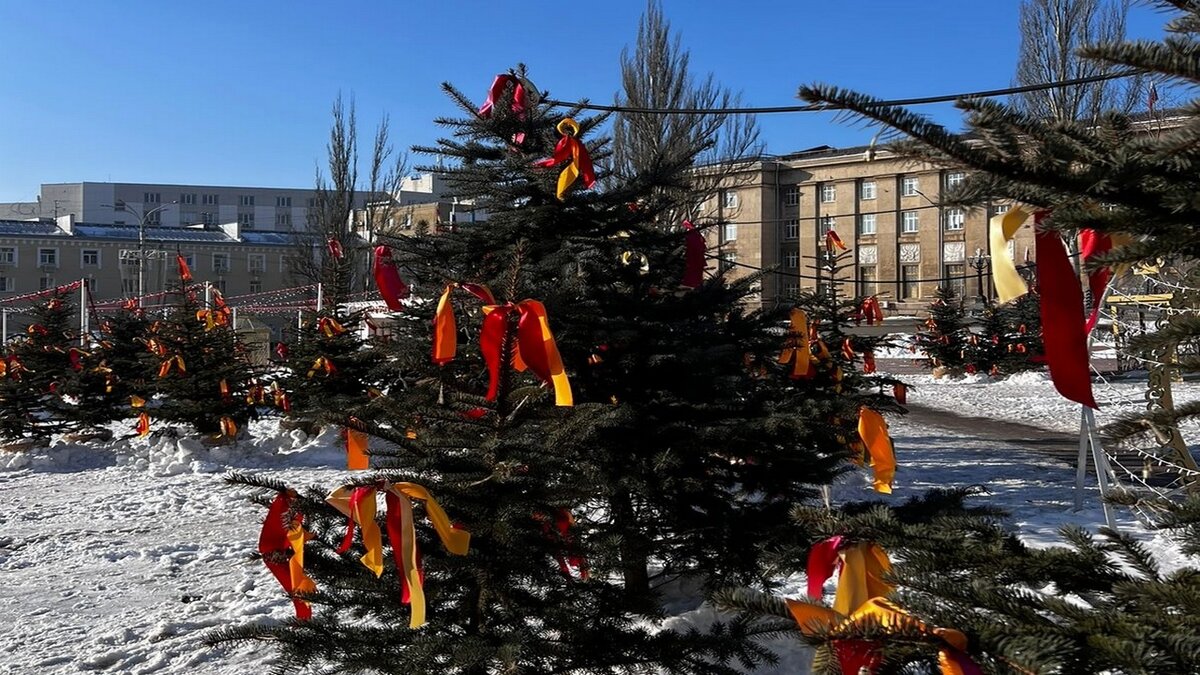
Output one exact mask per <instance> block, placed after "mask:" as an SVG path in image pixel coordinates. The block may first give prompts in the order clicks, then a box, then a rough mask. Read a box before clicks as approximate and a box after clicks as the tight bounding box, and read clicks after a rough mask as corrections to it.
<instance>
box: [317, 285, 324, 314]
mask: <svg viewBox="0 0 1200 675" xmlns="http://www.w3.org/2000/svg"><path fill="white" fill-rule="evenodd" d="M324 302H325V294H324V292H323V287H322V285H321V283H320V282H317V311H318V312H320V311H321V309H322V306H323V305H324Z"/></svg>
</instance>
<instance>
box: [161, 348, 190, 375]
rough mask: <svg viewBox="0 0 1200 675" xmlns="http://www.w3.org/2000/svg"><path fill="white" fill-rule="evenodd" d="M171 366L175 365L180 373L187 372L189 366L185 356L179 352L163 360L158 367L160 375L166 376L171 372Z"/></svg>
mask: <svg viewBox="0 0 1200 675" xmlns="http://www.w3.org/2000/svg"><path fill="white" fill-rule="evenodd" d="M171 366H175V368H176V369H177V370H178V371H179V372H180V373H186V372H187V366H186V365H184V363H183V357H182V356H179V355H178V354H177V355H175V356H172V357H171V358H169V359H167V360H166V361H163V362H162V365H160V366H159V367H158V376H159V377H166V376H167V375H169V374H171Z"/></svg>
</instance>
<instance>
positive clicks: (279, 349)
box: [275, 342, 288, 361]
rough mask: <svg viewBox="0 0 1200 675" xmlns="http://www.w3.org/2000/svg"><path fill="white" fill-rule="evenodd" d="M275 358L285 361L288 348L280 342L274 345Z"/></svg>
mask: <svg viewBox="0 0 1200 675" xmlns="http://www.w3.org/2000/svg"><path fill="white" fill-rule="evenodd" d="M275 356H278V357H279V360H280V361H287V357H288V346H287V345H286V344H284V343H282V342H279V343H277V344H276V345H275Z"/></svg>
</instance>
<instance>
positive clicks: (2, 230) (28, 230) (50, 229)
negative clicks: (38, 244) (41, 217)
mask: <svg viewBox="0 0 1200 675" xmlns="http://www.w3.org/2000/svg"><path fill="white" fill-rule="evenodd" d="M0 234H9V235H22V234H24V235H33V236H39V237H52V236H56V235H58V236H63V237H66V236H69V235H68V234H67V233H66V232H65V231H63V230H61V229H59V227H58V225H55V224H54V223H44V222H41V221H38V220H0Z"/></svg>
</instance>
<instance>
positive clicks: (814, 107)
mask: <svg viewBox="0 0 1200 675" xmlns="http://www.w3.org/2000/svg"><path fill="white" fill-rule="evenodd" d="M1140 72H1141V71H1139V70H1136V69H1132V68H1130V69H1126V70H1118V71H1116V72H1112V73H1107V74H1104V75H1092V76H1090V77H1077V78H1075V79H1071V80H1057V81H1055V82H1044V83H1041V84H1027V85H1025V86H1022V87H1005V88H1003V89H987V90H984V91H972V92H964V93H959V94H944V95H941V96H924V97H918V98H898V99H893V100H890V101H872V102H871V103H868V104H867V106H868V107H871V108H888V107H893V106H910V105H927V104H930V103H949V102H952V101H957V100H959V99H972V98H991V97H993V96H1007V95H1009V94H1023V93H1025V92H1028V91H1042V90H1044V89H1060V88H1063V87H1073V86H1076V85H1080V84H1091V83H1093V82H1103V81H1105V80H1116V79H1119V78H1123V77H1132V76H1133V75H1137V74H1138V73H1140ZM543 102H544V103H547V104H549V105H550V106H551V107H557V108H579V109H582V110H597V111H602V112H621V113H639V114H646V115H765V114H774V113H795V112H820V111H823V110H845V106H840V105H834V104H831V103H807V104H804V105H779V106H767V107H763V108H732V107H730V108H726V107H721V108H642V107H638V106H624V105H600V104H597V103H587V102H585V101H561V100H558V99H552V98H549V99H545V100H544V101H543Z"/></svg>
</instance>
